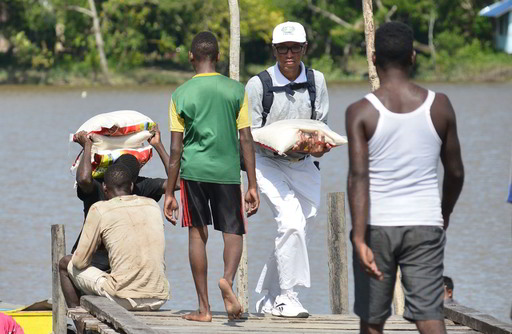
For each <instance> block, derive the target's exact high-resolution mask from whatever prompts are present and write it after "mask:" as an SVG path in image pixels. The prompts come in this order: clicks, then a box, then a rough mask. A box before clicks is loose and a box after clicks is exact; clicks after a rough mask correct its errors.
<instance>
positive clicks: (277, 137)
mask: <svg viewBox="0 0 512 334" xmlns="http://www.w3.org/2000/svg"><path fill="white" fill-rule="evenodd" d="M300 132H303V133H314V132H318V134H319V135H321V136H324V137H325V142H326V143H328V144H330V145H332V146H340V145H343V144H346V143H347V137H345V136H340V135H339V134H337V133H336V132H334V131H332V130H331V129H330V128H329V126H327V124H325V123H324V122H321V121H317V120H312V119H286V120H282V121H277V122H274V123H271V124H268V125H265V126H264V127H261V128H259V129H254V130H252V138H253V141H254V142H255V143H257V144H258V145H260V146H262V147H264V148H266V149H269V150H271V151H274V152H276V153H278V154H280V155H285V152H287V151H288V150H290V149H291V148H292V147H293V146H294V145H295V144H296V143H297V141H298V140H299V139H300V135H299V133H300Z"/></svg>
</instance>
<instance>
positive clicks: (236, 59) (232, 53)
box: [228, 0, 249, 312]
mask: <svg viewBox="0 0 512 334" xmlns="http://www.w3.org/2000/svg"><path fill="white" fill-rule="evenodd" d="M228 3H229V15H230V25H229V30H230V39H229V77H230V78H231V79H233V80H237V81H238V80H239V79H240V11H239V9H238V0H228ZM240 187H241V191H242V193H243V185H242V184H241V185H240ZM243 205H244V200H243V199H242V210H244V212H245V209H244V207H243ZM244 223H245V231H246V232H247V219H246V218H245V217H244ZM243 243H244V245H243V251H242V258H241V259H240V263H239V265H238V270H237V273H236V291H237V298H238V301H239V302H240V304H242V309H243V310H244V312H248V310H249V293H248V291H249V278H248V270H247V269H248V264H247V238H246V235H244V241H243Z"/></svg>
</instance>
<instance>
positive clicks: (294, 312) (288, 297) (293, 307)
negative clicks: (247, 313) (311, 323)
mask: <svg viewBox="0 0 512 334" xmlns="http://www.w3.org/2000/svg"><path fill="white" fill-rule="evenodd" d="M272 315H274V316H277V317H286V318H307V317H309V312H308V310H306V309H305V308H304V307H303V306H302V304H301V303H300V301H299V298H297V292H288V293H287V294H285V295H279V296H277V298H276V301H275V302H274V308H273V309H272Z"/></svg>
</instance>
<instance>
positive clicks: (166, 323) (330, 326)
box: [68, 296, 512, 334]
mask: <svg viewBox="0 0 512 334" xmlns="http://www.w3.org/2000/svg"><path fill="white" fill-rule="evenodd" d="M188 312H189V311H175V310H159V311H152V312H129V311H126V310H125V309H123V308H122V307H121V306H119V305H117V304H116V303H114V302H111V301H110V300H108V299H107V298H104V297H97V296H84V297H82V299H81V306H80V307H78V308H75V309H70V310H69V311H68V316H70V317H71V318H72V319H73V320H79V321H81V322H82V323H84V324H85V328H86V330H87V331H88V332H87V333H88V334H89V333H91V334H92V333H99V334H115V333H125V334H165V333H184V334H191V333H198V334H207V333H208V334H209V333H272V334H277V333H295V334H298V333H338V334H340V333H341V334H343V333H346V334H349V333H350V334H356V333H359V318H358V317H357V316H355V315H353V314H336V315H335V314H323V315H311V316H310V317H309V318H308V319H290V318H288V319H286V318H279V317H273V316H268V315H267V316H265V315H262V314H248V315H246V317H244V318H243V319H239V320H234V321H229V320H228V318H227V316H226V313H224V312H214V314H213V321H212V322H209V323H199V322H192V321H187V320H183V319H181V315H183V314H185V313H188ZM445 314H446V316H447V318H446V321H445V322H446V328H447V331H448V333H449V334H470V333H488V334H491V333H492V334H511V333H512V325H507V324H505V323H503V322H500V321H499V320H497V319H494V318H493V317H490V316H488V315H485V314H481V313H480V312H478V311H476V310H472V309H469V308H465V307H463V306H458V305H457V306H447V307H446V309H445ZM451 318H455V320H456V321H454V320H452V319H451ZM385 332H386V333H388V334H412V333H417V330H416V326H415V325H414V324H413V323H410V322H408V321H407V320H405V319H403V318H402V317H401V316H391V318H389V319H388V321H387V322H386V327H385Z"/></svg>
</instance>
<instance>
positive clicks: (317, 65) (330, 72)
mask: <svg viewBox="0 0 512 334" xmlns="http://www.w3.org/2000/svg"><path fill="white" fill-rule="evenodd" d="M311 67H312V68H314V69H315V70H319V71H320V72H322V73H324V75H325V78H326V80H336V79H338V78H340V77H341V74H342V73H341V69H340V68H339V67H338V65H337V64H335V63H334V60H333V59H332V57H330V56H329V55H328V54H324V55H322V56H321V57H320V58H314V59H313V60H312V61H311Z"/></svg>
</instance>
